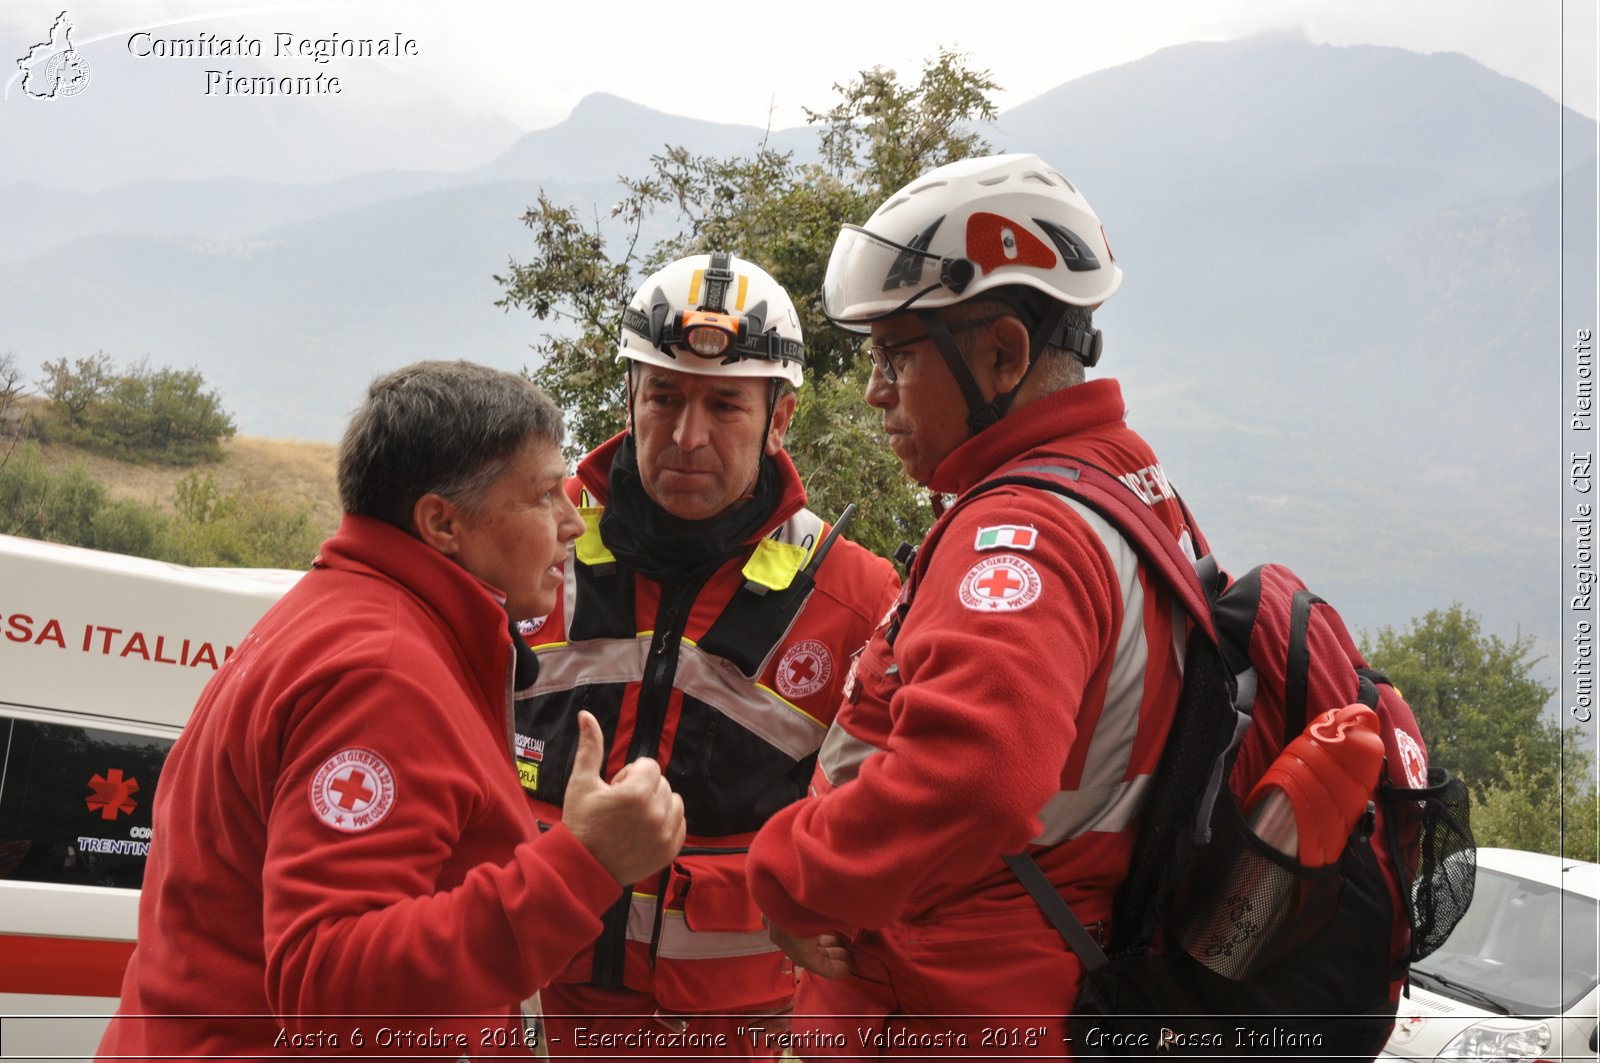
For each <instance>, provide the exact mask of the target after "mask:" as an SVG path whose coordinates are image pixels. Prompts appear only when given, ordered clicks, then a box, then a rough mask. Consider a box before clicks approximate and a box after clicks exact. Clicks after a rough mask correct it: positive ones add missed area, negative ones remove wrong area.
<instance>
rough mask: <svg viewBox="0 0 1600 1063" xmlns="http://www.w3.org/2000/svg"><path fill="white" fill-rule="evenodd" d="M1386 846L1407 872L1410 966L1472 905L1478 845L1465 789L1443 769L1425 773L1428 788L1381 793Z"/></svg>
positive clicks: (1442, 939) (1447, 933)
mask: <svg viewBox="0 0 1600 1063" xmlns="http://www.w3.org/2000/svg"><path fill="white" fill-rule="evenodd" d="M1384 803H1385V811H1386V814H1387V815H1388V817H1389V830H1390V844H1391V845H1392V846H1393V848H1394V851H1395V852H1397V853H1399V854H1401V856H1402V858H1403V861H1402V866H1403V867H1405V868H1406V869H1408V870H1412V871H1413V873H1414V876H1415V877H1414V878H1413V880H1412V883H1411V888H1410V889H1409V890H1406V891H1404V894H1405V901H1406V915H1407V916H1408V917H1409V919H1410V921H1411V952H1410V962H1412V963H1415V962H1416V961H1418V960H1420V959H1422V958H1423V957H1425V956H1428V955H1430V954H1431V953H1432V952H1433V951H1434V950H1435V949H1437V948H1438V947H1439V946H1440V945H1443V944H1444V943H1445V940H1446V939H1447V938H1448V937H1449V936H1450V932H1451V931H1452V930H1454V929H1455V928H1456V924H1457V923H1459V922H1461V919H1462V917H1463V916H1465V915H1466V914H1467V908H1468V906H1470V905H1471V904H1472V890H1473V886H1474V884H1475V883H1476V881H1477V870H1478V845H1477V842H1476V840H1474V838H1473V837H1472V822H1471V810H1472V801H1471V798H1470V797H1469V796H1468V794H1467V787H1466V784H1465V783H1463V782H1462V781H1461V780H1460V779H1455V778H1452V777H1451V776H1450V773H1449V772H1447V771H1445V770H1444V769H1443V768H1429V769H1428V785H1427V786H1425V787H1419V788H1417V789H1401V788H1398V787H1389V786H1385V787H1384Z"/></svg>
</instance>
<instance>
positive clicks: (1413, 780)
mask: <svg viewBox="0 0 1600 1063" xmlns="http://www.w3.org/2000/svg"><path fill="white" fill-rule="evenodd" d="M1394 743H1395V745H1397V746H1399V747H1400V761H1401V763H1402V764H1404V765H1405V769H1406V782H1408V783H1410V784H1411V787H1412V789H1417V788H1420V787H1423V786H1426V785H1428V758H1427V757H1426V756H1425V755H1424V754H1423V752H1422V747H1421V746H1419V745H1417V740H1416V739H1415V738H1412V737H1411V736H1410V735H1409V734H1407V733H1406V732H1404V731H1402V730H1400V728H1398V727H1396V728H1395V729H1394Z"/></svg>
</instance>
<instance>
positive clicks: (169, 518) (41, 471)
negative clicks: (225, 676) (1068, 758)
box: [0, 442, 320, 569]
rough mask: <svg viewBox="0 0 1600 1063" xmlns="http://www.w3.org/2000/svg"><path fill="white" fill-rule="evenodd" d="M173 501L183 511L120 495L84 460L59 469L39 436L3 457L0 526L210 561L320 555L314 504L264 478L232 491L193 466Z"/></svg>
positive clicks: (268, 563) (47, 537)
mask: <svg viewBox="0 0 1600 1063" xmlns="http://www.w3.org/2000/svg"><path fill="white" fill-rule="evenodd" d="M173 501H174V508H175V509H176V512H175V513H168V512H166V511H164V510H162V509H160V508H159V507H157V506H155V505H152V504H149V503H141V502H133V501H129V500H127V499H112V498H111V497H110V492H109V491H108V490H107V488H106V486H105V484H103V483H101V482H100V481H99V480H97V479H95V478H94V477H93V476H91V475H90V474H89V472H88V470H87V469H85V468H84V466H83V464H82V463H81V462H76V463H74V464H72V465H70V466H68V467H67V468H66V469H64V470H61V471H59V472H53V471H51V470H50V469H49V468H48V467H46V466H45V464H44V459H43V457H42V456H41V455H40V453H39V448H38V446H37V445H36V444H34V443H31V442H30V443H24V444H23V445H22V446H21V447H20V448H19V449H18V450H17V452H16V453H15V455H14V456H13V460H12V461H10V462H9V463H7V464H6V465H5V466H3V467H0V534H4V535H20V536H24V537H26V538H30V539H41V540H44V541H46V542H54V543H65V544H66V545H68V546H85V547H89V548H90V549H93V550H108V551H110V552H112V553H117V554H129V555H132V556H134V557H149V558H154V559H156V560H158V561H171V562H173V563H175V564H180V565H192V566H202V567H226V568H292V569H302V568H305V567H306V566H308V565H309V564H310V563H311V559H312V558H313V557H315V556H316V552H317V545H318V541H319V539H320V536H319V534H318V532H317V530H316V528H315V527H313V526H312V523H311V508H310V507H309V506H296V505H292V504H290V503H286V502H284V501H282V500H281V499H279V498H277V497H275V496H274V495H272V494H271V493H270V492H269V491H266V490H265V489H263V488H260V487H258V486H246V487H245V488H243V489H242V490H240V491H236V492H234V493H232V494H225V493H223V491H222V490H221V489H220V488H219V487H218V486H217V483H216V480H215V479H214V478H213V477H211V476H210V475H209V474H208V475H205V476H201V475H199V474H191V475H189V476H186V477H184V478H183V479H182V480H180V481H179V482H178V486H177V489H176V491H175V492H174V499H173Z"/></svg>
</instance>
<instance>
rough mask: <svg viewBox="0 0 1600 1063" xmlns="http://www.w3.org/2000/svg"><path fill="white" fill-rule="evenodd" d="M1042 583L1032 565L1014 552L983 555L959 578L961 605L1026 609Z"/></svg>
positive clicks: (981, 608) (990, 609)
mask: <svg viewBox="0 0 1600 1063" xmlns="http://www.w3.org/2000/svg"><path fill="white" fill-rule="evenodd" d="M1041 589H1042V585H1041V584H1040V582H1039V573H1038V571H1037V570H1035V569H1034V567H1033V566H1032V565H1030V564H1028V563H1027V562H1026V561H1024V560H1023V559H1022V558H1020V557H1018V556H1017V555H1015V554H995V555H994V556H993V557H986V558H984V559H983V560H981V561H979V562H978V563H977V564H975V565H973V566H972V567H971V568H970V569H968V570H967V575H966V578H965V579H963V580H962V581H961V590H960V592H959V593H960V597H961V604H962V605H964V606H966V607H967V608H968V609H971V610H973V611H974V612H979V613H1002V612H1013V611H1015V610H1017V609H1026V608H1027V607H1028V606H1030V605H1032V604H1033V603H1034V602H1036V601H1038V599H1039V592H1040V590H1041Z"/></svg>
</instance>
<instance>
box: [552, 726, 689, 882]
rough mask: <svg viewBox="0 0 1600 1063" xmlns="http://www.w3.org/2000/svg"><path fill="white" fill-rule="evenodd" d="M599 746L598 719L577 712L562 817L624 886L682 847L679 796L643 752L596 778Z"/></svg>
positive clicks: (667, 860)
mask: <svg viewBox="0 0 1600 1063" xmlns="http://www.w3.org/2000/svg"><path fill="white" fill-rule="evenodd" d="M604 748H605V743H604V739H603V737H602V735H601V733H600V723H599V721H598V720H596V719H595V718H594V716H593V715H591V714H590V713H587V712H580V713H578V753H577V756H576V758H575V759H574V761H573V764H572V778H571V780H570V781H569V782H568V783H567V794H566V800H565V803H564V807H563V811H562V816H561V819H562V822H563V823H565V824H566V826H567V829H568V830H570V831H571V832H572V833H573V836H574V837H576V838H577V839H578V841H579V842H581V843H582V845H583V847H584V848H585V849H588V850H589V852H590V853H592V854H593V855H594V858H595V859H596V860H598V861H600V866H602V867H604V868H605V869H606V870H607V871H609V872H611V875H612V877H613V878H615V879H616V880H617V881H618V882H619V883H621V884H622V885H624V886H627V885H631V884H632V883H634V882H637V881H639V880H640V879H642V878H646V877H648V876H650V875H653V874H655V873H656V872H657V871H660V870H661V869H662V868H664V867H666V866H667V864H669V863H671V862H672V858H673V857H675V856H677V855H678V850H679V849H681V848H683V835H684V822H683V798H681V797H679V796H678V795H677V794H675V793H673V792H672V787H670V786H668V785H667V780H666V778H665V777H664V776H663V775H662V774H661V767H660V765H658V764H657V763H656V762H655V761H654V760H651V759H650V758H648V757H643V758H640V759H639V760H635V761H633V762H631V763H629V764H628V765H626V766H625V767H623V769H622V770H621V771H619V772H617V774H616V777H615V778H613V779H612V780H611V781H610V782H609V783H608V782H606V781H605V780H604V779H602V778H601V777H600V768H601V767H602V762H603V756H602V754H603V751H604Z"/></svg>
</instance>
